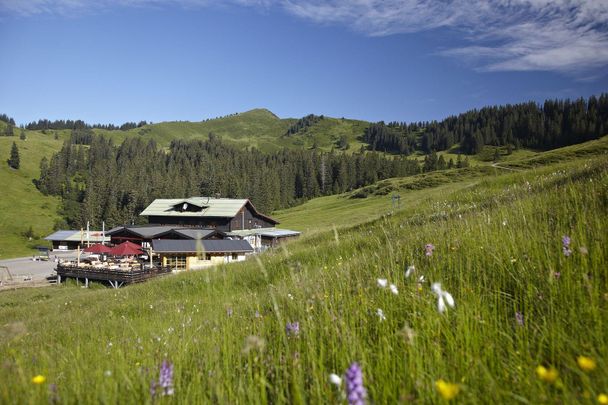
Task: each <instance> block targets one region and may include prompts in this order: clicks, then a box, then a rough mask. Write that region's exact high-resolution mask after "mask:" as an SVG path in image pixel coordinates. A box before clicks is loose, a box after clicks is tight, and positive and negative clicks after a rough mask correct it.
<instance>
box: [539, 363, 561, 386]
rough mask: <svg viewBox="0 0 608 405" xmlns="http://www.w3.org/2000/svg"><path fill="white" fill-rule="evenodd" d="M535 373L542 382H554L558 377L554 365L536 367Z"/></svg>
mask: <svg viewBox="0 0 608 405" xmlns="http://www.w3.org/2000/svg"><path fill="white" fill-rule="evenodd" d="M536 375H537V376H538V378H540V379H541V380H543V381H544V382H548V383H554V382H555V381H556V380H557V377H559V373H558V371H557V370H556V369H555V368H554V367H549V368H546V367H545V366H538V367H536Z"/></svg>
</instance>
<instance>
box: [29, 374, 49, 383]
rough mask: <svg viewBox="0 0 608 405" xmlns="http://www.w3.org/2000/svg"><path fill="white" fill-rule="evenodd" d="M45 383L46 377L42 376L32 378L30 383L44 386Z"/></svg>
mask: <svg viewBox="0 0 608 405" xmlns="http://www.w3.org/2000/svg"><path fill="white" fill-rule="evenodd" d="M45 381H46V377H45V376H43V375H40V374H38V375H37V376H36V377H34V378H32V382H33V383H34V384H44V382H45Z"/></svg>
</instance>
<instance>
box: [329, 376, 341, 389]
mask: <svg viewBox="0 0 608 405" xmlns="http://www.w3.org/2000/svg"><path fill="white" fill-rule="evenodd" d="M329 382H330V383H332V384H334V385H336V386H338V387H339V386H341V385H342V378H340V376H339V375H337V374H334V373H331V374H330V375H329Z"/></svg>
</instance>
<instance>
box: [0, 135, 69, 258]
mask: <svg viewBox="0 0 608 405" xmlns="http://www.w3.org/2000/svg"><path fill="white" fill-rule="evenodd" d="M1 130H2V129H0V131H1ZM16 135H17V136H12V137H4V136H2V137H0V184H2V197H1V198H0V213H1V214H0V258H2V259H4V258H8V257H16V256H27V255H30V254H32V252H33V251H32V249H31V248H32V247H33V246H36V245H37V244H44V241H40V240H36V239H34V240H29V239H28V238H26V237H24V236H23V233H24V232H26V231H27V230H28V229H29V228H30V226H31V227H32V229H33V231H34V234H35V235H37V236H39V237H44V236H46V235H48V234H49V233H50V232H51V231H52V229H53V224H54V223H55V221H56V220H57V219H59V215H58V214H57V209H58V207H59V198H56V197H48V196H44V195H42V194H41V193H40V192H39V191H38V190H37V189H36V186H35V185H34V184H33V182H32V180H33V179H35V178H37V177H38V176H39V174H40V170H39V168H40V160H41V159H42V157H44V156H47V157H49V156H50V155H51V154H52V153H54V152H56V151H58V150H59V149H60V148H61V145H62V142H63V141H62V140H61V139H59V140H55V139H54V136H53V135H50V134H49V135H45V134H42V133H40V132H37V131H27V139H26V140H20V139H19V131H18V130H17V131H16ZM13 141H14V142H15V143H16V144H17V147H18V148H19V154H20V158H21V167H20V168H19V170H13V169H11V168H10V167H9V166H8V164H7V163H6V160H7V159H8V158H9V156H10V151H11V146H12V144H13Z"/></svg>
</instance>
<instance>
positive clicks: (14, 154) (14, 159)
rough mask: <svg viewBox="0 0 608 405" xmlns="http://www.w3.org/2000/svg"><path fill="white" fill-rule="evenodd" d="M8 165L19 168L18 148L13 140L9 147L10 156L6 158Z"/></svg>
mask: <svg viewBox="0 0 608 405" xmlns="http://www.w3.org/2000/svg"><path fill="white" fill-rule="evenodd" d="M8 165H9V166H10V167H12V168H13V169H19V148H17V144H16V143H15V142H13V146H12V147H11V157H10V158H9V159H8Z"/></svg>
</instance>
